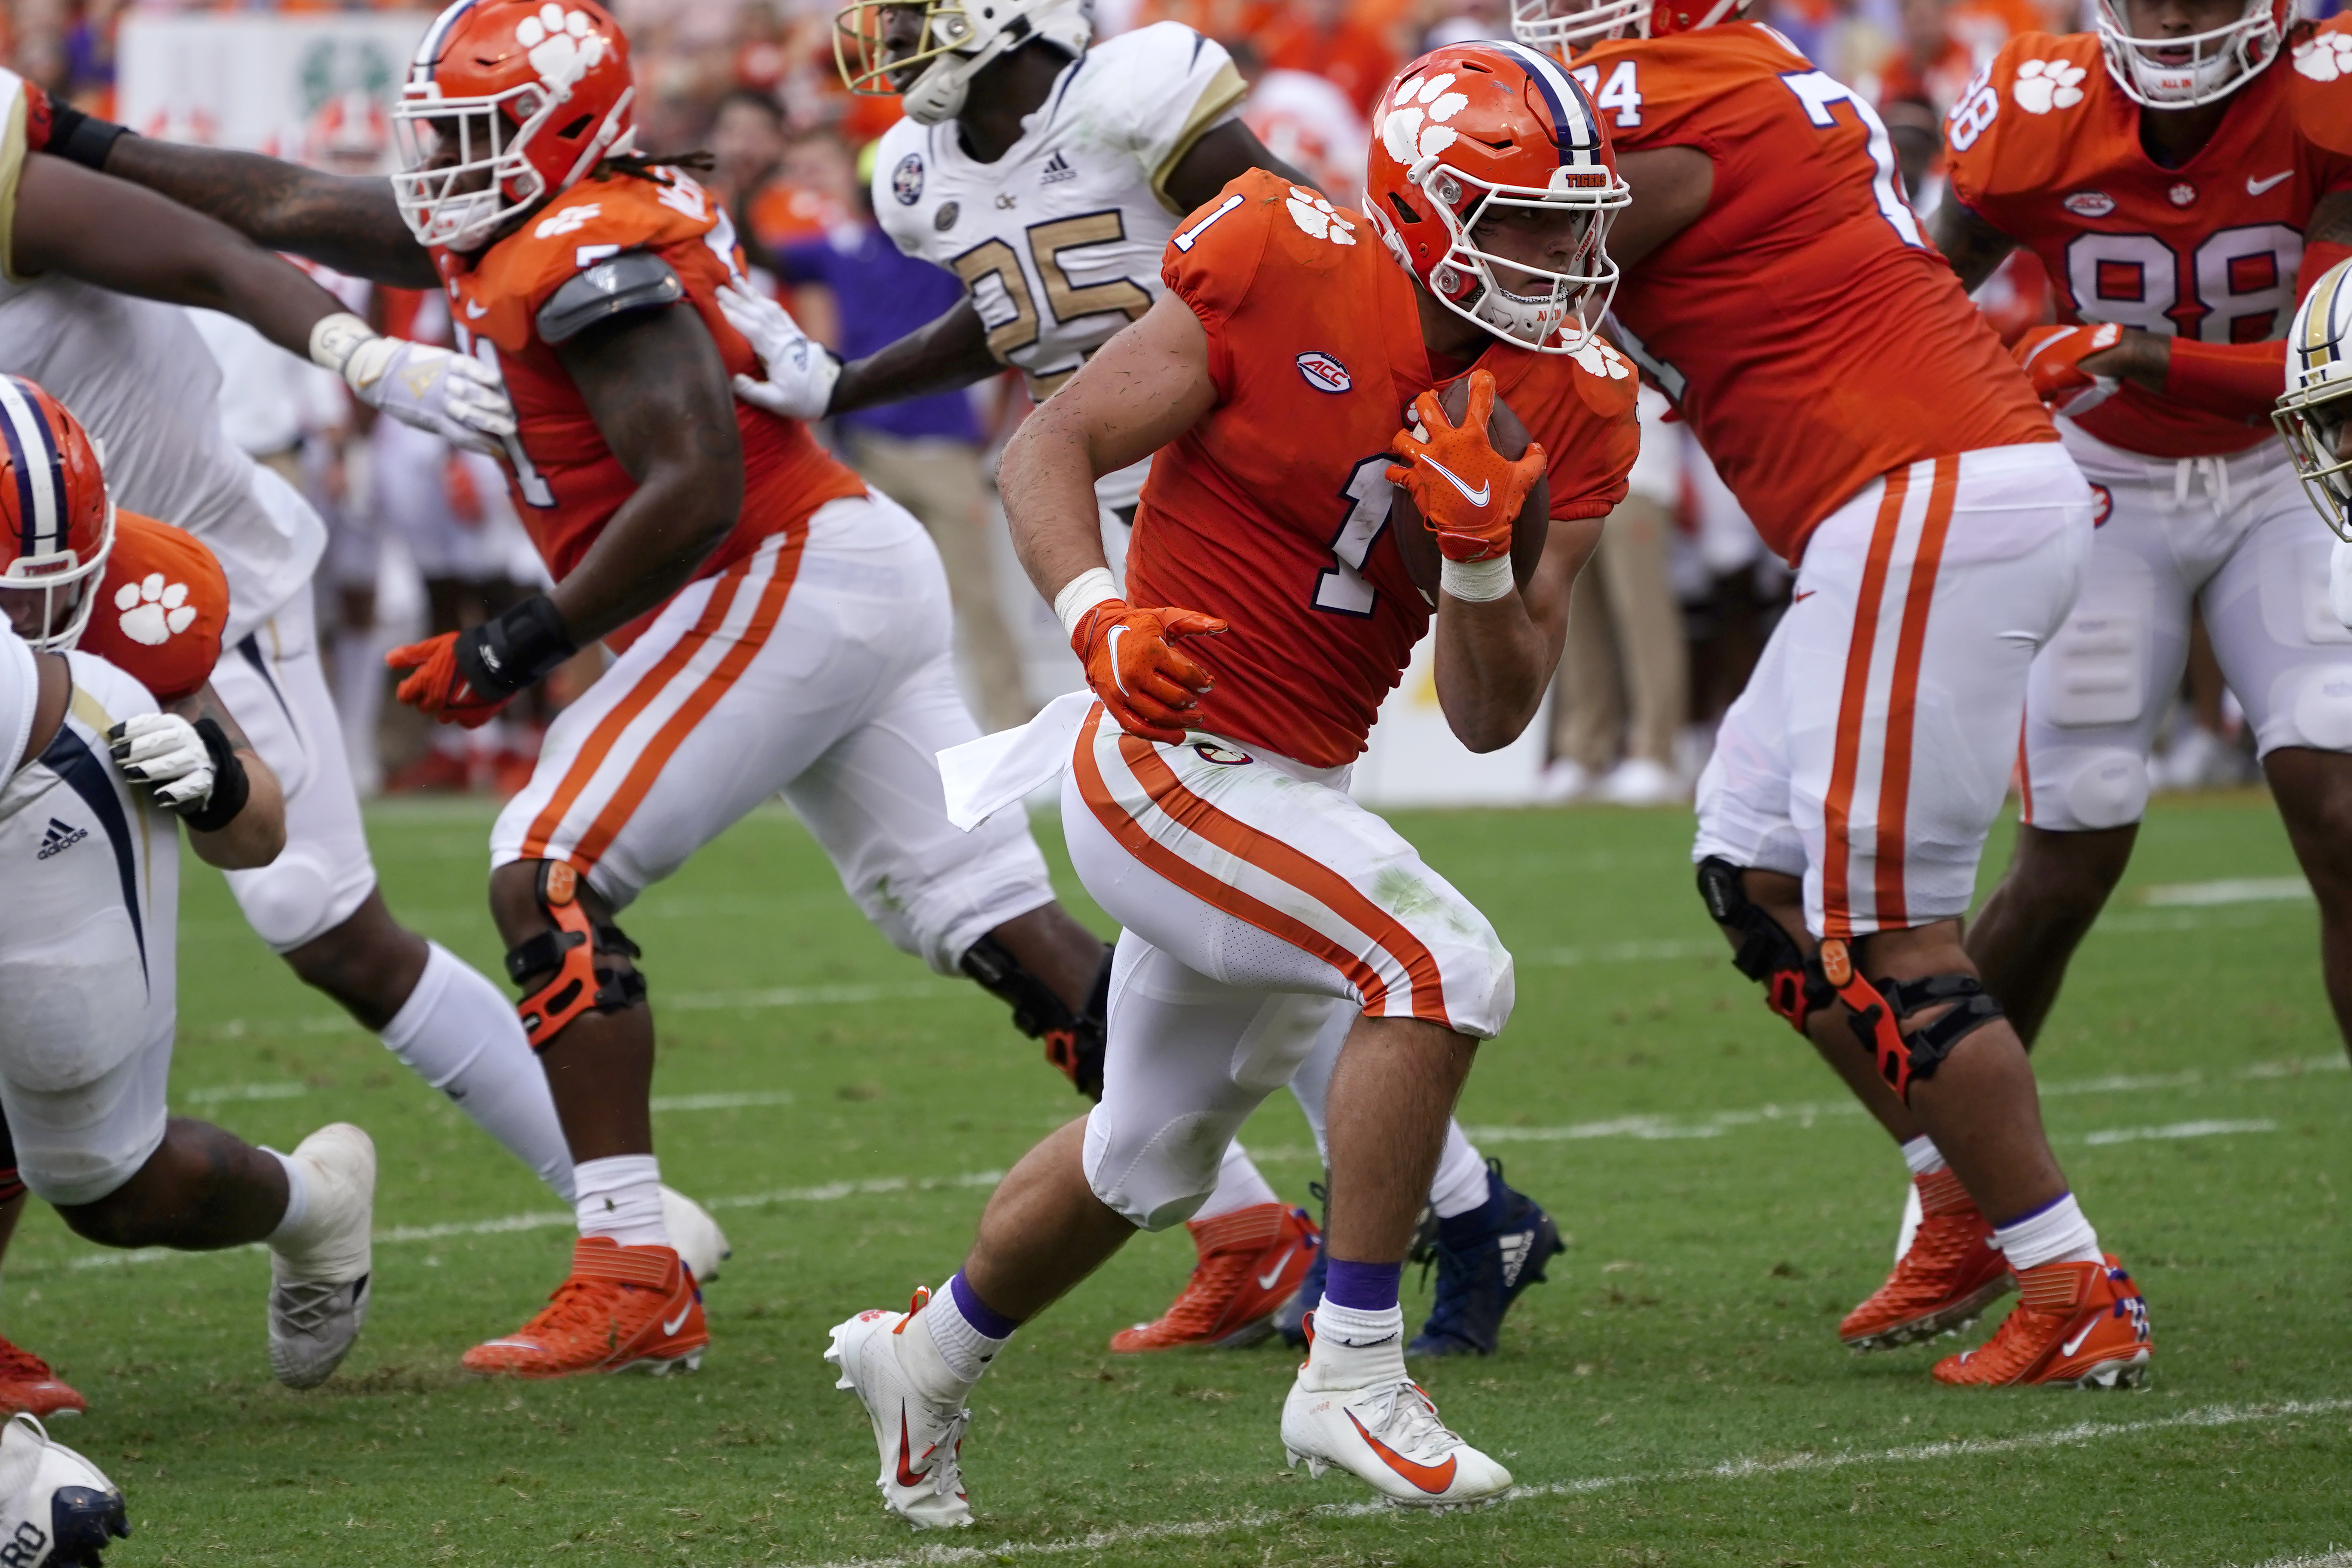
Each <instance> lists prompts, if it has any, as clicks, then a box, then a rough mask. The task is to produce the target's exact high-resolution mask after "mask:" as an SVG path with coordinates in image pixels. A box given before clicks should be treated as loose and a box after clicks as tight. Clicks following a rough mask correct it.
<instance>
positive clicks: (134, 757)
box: [106, 713, 213, 812]
mask: <svg viewBox="0 0 2352 1568" xmlns="http://www.w3.org/2000/svg"><path fill="white" fill-rule="evenodd" d="M106 739H107V751H108V752H109V754H110V755H111V756H112V757H113V758H114V765H115V767H116V768H117V769H118V770H119V771H120V772H121V774H122V776H123V777H124V778H126V779H128V780H130V781H131V783H132V784H145V785H146V786H147V788H148V791H149V793H150V794H152V795H153V796H154V799H155V804H156V805H160V806H162V807H163V808H164V809H165V810H166V811H181V812H184V811H202V810H203V809H204V808H205V805H206V803H208V802H209V801H210V800H211V799H212V795H213V757H212V752H211V751H210V750H209V749H208V748H207V747H206V746H205V741H204V737H203V736H202V735H199V734H197V733H196V727H195V726H194V724H191V723H189V722H188V721H186V720H185V719H183V718H181V717H180V716H179V715H178V714H177V713H139V714H134V715H132V716H131V718H128V719H125V720H124V721H122V722H121V723H120V724H117V725H116V726H115V727H114V728H113V729H111V730H110V731H107V733H106Z"/></svg>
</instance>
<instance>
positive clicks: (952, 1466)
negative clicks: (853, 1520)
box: [824, 1290, 971, 1530]
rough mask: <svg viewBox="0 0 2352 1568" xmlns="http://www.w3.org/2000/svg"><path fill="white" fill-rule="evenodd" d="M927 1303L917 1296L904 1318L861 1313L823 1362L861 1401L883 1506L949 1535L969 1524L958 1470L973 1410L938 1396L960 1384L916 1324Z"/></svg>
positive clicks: (841, 1328)
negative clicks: (879, 1467) (870, 1431)
mask: <svg viewBox="0 0 2352 1568" xmlns="http://www.w3.org/2000/svg"><path fill="white" fill-rule="evenodd" d="M929 1300H930V1292H929V1291H928V1290H919V1291H917V1292H916V1293H915V1299H914V1301H913V1302H912V1303H911V1304H910V1305H909V1306H908V1310H906V1311H904V1312H892V1311H886V1310H879V1309H877V1310H872V1311H866V1312H860V1313H858V1314H857V1316H856V1317H854V1318H852V1319H850V1320H849V1321H847V1322H845V1323H842V1324H839V1325H837V1326H836V1327H835V1329H834V1331H833V1343H832V1345H831V1346H830V1347H828V1348H827V1349H826V1351H825V1352H824V1359H825V1360H826V1361H828V1362H830V1363H833V1364H834V1365H835V1366H836V1367H839V1368H840V1369H841V1381H840V1382H838V1383H836V1384H834V1386H835V1388H845V1389H847V1390H849V1391H850V1392H851V1393H852V1394H856V1395H857V1401H858V1403H859V1404H861V1405H865V1406H866V1419H867V1420H868V1421H869V1422H871V1423H872V1425H873V1427H874V1446H875V1448H876V1449H877V1452H878V1453H879V1454H880V1455H881V1459H882V1473H881V1474H880V1475H879V1476H878V1477H877V1478H876V1479H875V1484H876V1485H877V1486H878V1487H880V1488H881V1489H882V1505H883V1506H884V1507H885V1508H887V1509H888V1510H890V1511H891V1512H892V1513H895V1514H897V1515H898V1517H899V1518H900V1519H903V1520H905V1521H907V1522H908V1524H911V1525H913V1526H914V1527H915V1528H916V1529H918V1530H952V1529H955V1528H957V1527H959V1526H964V1525H969V1524H971V1501H970V1500H968V1499H966V1498H965V1496H964V1491H963V1475H962V1472H961V1469H959V1468H958V1460H959V1458H961V1455H962V1452H963V1429H964V1426H966V1424H967V1423H969V1422H970V1421H971V1411H969V1410H967V1409H966V1408H964V1404H963V1399H962V1397H961V1394H958V1395H957V1396H956V1397H954V1398H952V1399H941V1398H938V1397H936V1394H938V1393H939V1392H940V1390H944V1389H953V1388H955V1387H956V1383H955V1380H954V1379H953V1378H951V1377H950V1376H949V1374H948V1370H947V1363H945V1362H943V1361H941V1360H940V1352H939V1348H938V1347H937V1346H936V1345H934V1344H933V1343H932V1342H931V1335H930V1331H929V1329H927V1328H926V1327H924V1326H923V1324H921V1323H920V1322H919V1321H917V1319H918V1317H919V1314H920V1313H921V1312H922V1310H923V1308H924V1306H925V1305H926V1304H927V1303H928V1302H929ZM927 1391H929V1392H927Z"/></svg>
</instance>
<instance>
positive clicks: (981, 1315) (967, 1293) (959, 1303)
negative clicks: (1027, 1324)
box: [948, 1269, 1021, 1340]
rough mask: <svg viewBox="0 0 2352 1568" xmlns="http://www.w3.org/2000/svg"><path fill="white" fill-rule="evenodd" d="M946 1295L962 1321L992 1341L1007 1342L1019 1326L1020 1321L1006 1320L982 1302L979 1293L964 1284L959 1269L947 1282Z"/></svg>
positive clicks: (1016, 1319)
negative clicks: (961, 1315) (950, 1298)
mask: <svg viewBox="0 0 2352 1568" xmlns="http://www.w3.org/2000/svg"><path fill="white" fill-rule="evenodd" d="M948 1294H949V1295H950V1296H952V1297H953V1298H955V1305H956V1310H957V1311H959V1312H961V1313H962V1314H963V1321H965V1322H967V1323H970V1324H971V1326H972V1327H973V1328H975V1329H978V1330H979V1331H981V1332H982V1333H983V1334H986V1335H987V1336H988V1337H989V1338H990V1339H992V1340H1009V1339H1011V1338H1012V1337H1013V1330H1015V1329H1017V1328H1019V1327H1020V1326H1021V1320H1020V1319H1018V1318H1008V1317H1006V1316H1005V1315H1004V1314H1003V1313H1002V1312H1000V1311H998V1310H996V1309H995V1308H993V1307H992V1306H990V1305H989V1304H988V1303H987V1302H985V1301H983V1300H981V1299H980V1292H979V1291H977V1290H975V1289H972V1288H971V1286H970V1285H968V1284H966V1283H965V1282H964V1277H963V1270H961V1269H958V1270H956V1276H955V1278H954V1279H950V1280H949V1281H948Z"/></svg>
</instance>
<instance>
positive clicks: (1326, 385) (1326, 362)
mask: <svg viewBox="0 0 2352 1568" xmlns="http://www.w3.org/2000/svg"><path fill="white" fill-rule="evenodd" d="M1298 374H1300V375H1302V376H1305V377H1306V378H1307V385H1309V386H1311V387H1313V388H1314V389H1315V390H1316V391H1318V392H1332V393H1339V392H1345V391H1347V390H1348V389H1349V387H1351V386H1353V385H1355V384H1356V380H1355V377H1353V376H1351V375H1349V374H1348V367H1347V366H1346V365H1344V364H1341V363H1339V361H1338V360H1335V359H1333V358H1332V357H1331V356H1330V355H1329V354H1327V353H1303V354H1300V355H1299V356H1298Z"/></svg>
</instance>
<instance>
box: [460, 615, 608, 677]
mask: <svg viewBox="0 0 2352 1568" xmlns="http://www.w3.org/2000/svg"><path fill="white" fill-rule="evenodd" d="M579 651H580V645H579V644H577V643H575V642H573V641H572V634H571V633H569V632H567V631H565V630H564V629H563V616H562V615H561V614H559V613H558V612H557V610H556V608H555V601H554V600H552V599H551V598H549V597H548V596H547V595H544V594H533V595H531V596H530V598H528V599H525V600H524V601H523V602H522V603H521V604H520V605H515V606H514V607H513V608H511V609H509V610H507V611H505V612H503V613H502V614H500V615H498V616H493V617H491V618H490V619H488V620H487V621H484V622H483V623H482V624H481V625H480V626H475V627H474V628H472V629H471V630H469V631H465V632H460V633H459V634H458V636H457V647H456V649H455V652H456V654H457V670H458V673H459V674H461V675H463V676H464V677H465V678H466V684H467V685H468V686H470V687H472V688H473V689H474V691H475V693H476V694H477V695H478V696H481V697H487V698H492V699H502V698H508V697H511V696H513V695H514V694H515V693H516V692H518V691H520V690H521V689H523V688H524V687H526V686H529V685H530V684H532V683H533V682H534V681H537V680H538V679H540V678H541V677H542V676H544V675H546V674H547V673H548V672H549V671H551V670H552V669H554V668H556V667H557V666H558V665H560V664H562V662H563V661H564V660H565V659H567V658H571V657H572V655H573V654H575V653H578V652H579Z"/></svg>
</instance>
